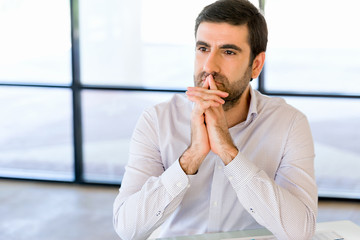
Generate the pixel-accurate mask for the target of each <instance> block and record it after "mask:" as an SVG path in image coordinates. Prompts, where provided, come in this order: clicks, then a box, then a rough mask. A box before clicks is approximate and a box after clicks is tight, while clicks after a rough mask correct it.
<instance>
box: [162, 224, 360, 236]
mask: <svg viewBox="0 0 360 240" xmlns="http://www.w3.org/2000/svg"><path fill="white" fill-rule="evenodd" d="M316 231H335V232H336V233H338V234H340V235H341V236H342V237H344V240H359V239H360V226H358V225H356V224H355V223H353V222H351V221H336V222H323V223H317V225H316ZM266 235H271V232H270V231H268V230H266V229H255V230H244V231H236V232H222V233H207V234H201V235H193V236H182V237H174V238H158V239H159V240H160V239H161V240H185V239H187V240H220V239H227V238H240V237H256V236H258V237H259V236H266Z"/></svg>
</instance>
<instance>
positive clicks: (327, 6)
mask: <svg viewBox="0 0 360 240" xmlns="http://www.w3.org/2000/svg"><path fill="white" fill-rule="evenodd" d="M355 6H358V1H357V0H344V1H341V3H340V2H339V1H333V0H331V1H329V0H317V1H312V0H303V1H286V0H276V1H268V3H267V4H266V8H265V15H266V19H267V22H268V27H269V45H268V51H267V60H266V64H267V65H266V75H265V83H266V85H265V86H266V89H267V90H270V91H273V90H275V91H276V90H281V91H307V92H335V93H349V94H360V84H358V80H359V79H360V61H359V59H360V45H359V42H360V31H359V30H356V29H358V26H357V25H358V23H359V22H360V15H359V14H358V8H357V7H355Z"/></svg>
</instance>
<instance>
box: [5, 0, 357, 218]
mask: <svg viewBox="0 0 360 240" xmlns="http://www.w3.org/2000/svg"><path fill="white" fill-rule="evenodd" d="M211 2H213V1H212V0H195V1H194V0H182V1H175V0H171V1H169V0H132V1H125V0H102V1H101V0H86V1H85V0H73V1H69V0H52V1H48V0H0V109H1V113H0V116H1V117H0V178H2V179H29V180H41V181H51V182H60V183H78V184H102V185H108V186H119V185H120V184H121V179H122V176H123V173H124V166H125V164H126V162H127V158H128V147H129V141H130V137H131V134H132V131H133V129H134V126H135V124H136V122H137V119H138V117H139V116H140V114H141V112H142V111H143V110H144V109H145V108H147V107H149V106H151V105H154V104H156V103H158V102H162V101H165V100H167V99H169V98H170V97H171V96H172V95H173V94H174V93H179V92H180V93H181V92H184V91H185V89H186V87H187V86H190V85H192V79H193V77H192V75H193V62H194V57H193V56H194V20H195V18H196V16H197V14H198V13H199V12H200V11H201V9H202V8H203V7H204V6H205V5H208V4H209V3H211ZM251 2H253V3H254V5H256V6H257V7H259V8H261V9H262V11H263V12H264V14H265V18H266V20H267V23H268V28H269V43H268V50H267V59H266V64H265V68H264V70H263V72H262V75H261V76H260V78H259V79H255V80H254V81H253V82H252V85H253V87H254V88H256V89H258V90H260V91H261V92H262V93H264V94H268V95H271V96H280V97H283V98H285V99H286V101H287V102H288V103H290V104H292V105H293V106H295V107H297V108H298V109H299V110H301V111H302V112H304V113H305V114H306V115H307V117H308V119H309V122H310V124H311V128H312V132H313V137H314V141H315V150H316V159H315V168H316V178H317V183H318V186H319V196H320V197H324V198H341V199H360V173H359V170H358V169H360V45H359V42H360V30H359V28H358V26H357V25H358V23H359V22H360V15H359V14H358V7H356V6H358V3H357V1H356V0H344V1H341V2H339V1H335V0H317V1H311V0H303V1H285V0H271V1H264V0H260V1H258V0H252V1H251ZM0 181H1V180H0ZM0 218H1V216H0Z"/></svg>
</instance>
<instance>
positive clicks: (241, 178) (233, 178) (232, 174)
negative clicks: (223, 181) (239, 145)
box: [224, 152, 260, 189]
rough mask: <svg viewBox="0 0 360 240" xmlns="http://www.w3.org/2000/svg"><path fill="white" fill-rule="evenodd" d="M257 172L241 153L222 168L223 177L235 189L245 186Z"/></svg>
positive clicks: (257, 169)
mask: <svg viewBox="0 0 360 240" xmlns="http://www.w3.org/2000/svg"><path fill="white" fill-rule="evenodd" d="M259 171H260V169H259V168H258V167H257V166H256V165H255V164H253V163H252V162H250V161H249V160H248V159H247V158H246V157H245V156H244V155H243V154H242V153H241V152H239V153H238V155H237V156H236V157H235V158H234V159H233V160H232V161H231V162H230V163H229V164H228V165H226V166H225V167H224V173H225V176H227V178H228V179H229V181H230V183H231V184H232V186H233V187H234V188H235V189H240V188H242V187H243V186H245V185H246V184H247V183H248V182H249V181H250V179H252V178H253V177H254V176H255V175H256V174H257V173H258V172H259Z"/></svg>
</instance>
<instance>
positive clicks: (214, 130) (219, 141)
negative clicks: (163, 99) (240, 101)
mask: <svg viewBox="0 0 360 240" xmlns="http://www.w3.org/2000/svg"><path fill="white" fill-rule="evenodd" d="M186 95H187V97H188V99H189V100H190V101H192V102H194V103H195V104H194V108H193V111H192V113H191V144H190V146H189V148H188V149H187V150H186V151H185V152H184V153H183V155H182V156H181V157H180V165H181V167H182V169H183V170H184V171H185V173H186V174H195V173H196V172H197V170H198V169H199V167H200V165H201V163H202V162H203V160H204V159H205V157H206V155H207V154H208V153H209V152H210V150H211V151H212V152H213V153H215V154H217V155H218V156H219V157H220V158H221V159H222V160H223V162H224V164H225V165H227V164H228V163H230V162H231V161H232V160H233V159H234V158H235V157H236V155H237V154H238V150H237V148H236V147H235V146H234V144H233V141H232V138H231V136H230V133H229V129H228V124H227V121H226V117H225V111H224V110H223V107H222V105H223V104H224V103H225V100H224V99H223V98H226V97H227V96H228V95H229V94H228V93H227V92H223V91H221V90H218V88H217V86H216V83H215V81H214V78H213V76H212V75H211V74H210V75H208V76H207V77H206V79H205V80H204V83H203V86H202V87H188V91H187V92H186Z"/></svg>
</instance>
